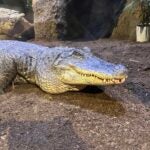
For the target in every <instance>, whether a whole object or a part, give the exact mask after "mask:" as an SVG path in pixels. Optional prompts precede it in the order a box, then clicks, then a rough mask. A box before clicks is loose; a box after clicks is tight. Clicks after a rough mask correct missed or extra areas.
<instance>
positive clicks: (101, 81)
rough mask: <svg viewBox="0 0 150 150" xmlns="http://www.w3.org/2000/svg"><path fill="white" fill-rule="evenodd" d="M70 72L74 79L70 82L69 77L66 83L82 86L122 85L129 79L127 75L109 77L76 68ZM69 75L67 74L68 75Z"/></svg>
mask: <svg viewBox="0 0 150 150" xmlns="http://www.w3.org/2000/svg"><path fill="white" fill-rule="evenodd" d="M71 68H72V69H71V70H70V71H71V73H72V75H73V78H71V80H69V76H67V77H66V80H65V81H64V82H65V83H67V84H76V85H78V84H81V85H113V84H121V83H123V82H124V81H125V79H126V78H127V74H126V73H121V74H117V75H107V74H104V73H100V72H92V71H87V70H86V71H85V70H82V69H79V68H76V67H71ZM68 74H69V73H67V75H68Z"/></svg>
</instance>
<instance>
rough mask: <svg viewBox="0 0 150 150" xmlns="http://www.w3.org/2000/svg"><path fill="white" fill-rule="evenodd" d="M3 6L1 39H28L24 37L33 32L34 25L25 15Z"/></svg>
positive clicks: (0, 28)
mask: <svg viewBox="0 0 150 150" xmlns="http://www.w3.org/2000/svg"><path fill="white" fill-rule="evenodd" d="M2 6H3V5H1V6H0V14H1V15H0V39H10V38H11V39H14V38H27V37H25V36H24V37H23V35H25V33H26V32H28V31H29V30H30V31H31V30H33V25H32V24H31V23H29V22H28V21H27V20H26V19H25V18H24V16H25V14H24V13H20V12H19V11H16V10H12V9H8V8H3V7H2ZM31 33H32V32H31ZM31 33H30V34H31ZM28 36H29V35H28ZM30 37H31V35H30Z"/></svg>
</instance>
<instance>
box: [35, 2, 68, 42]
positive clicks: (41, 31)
mask: <svg viewBox="0 0 150 150" xmlns="http://www.w3.org/2000/svg"><path fill="white" fill-rule="evenodd" d="M32 3H33V4H32V5H33V11H34V27H35V38H36V39H42V38H44V39H48V40H49V39H59V38H62V37H64V35H65V34H66V25H67V24H66V20H65V8H66V5H67V2H66V1H65V0H57V1H56V0H47V1H45V0H33V2H32Z"/></svg>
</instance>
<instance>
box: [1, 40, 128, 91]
mask: <svg viewBox="0 0 150 150" xmlns="http://www.w3.org/2000/svg"><path fill="white" fill-rule="evenodd" d="M16 75H20V76H21V77H23V78H24V79H25V80H27V81H28V82H29V83H33V84H36V85H38V86H39V87H40V88H41V89H42V90H43V91H45V92H48V93H53V94H57V93H63V92H66V91H78V90H80V89H82V88H84V87H85V86H87V85H110V84H120V83H123V82H124V81H125V79H126V77H127V69H126V68H125V67H124V66H123V65H120V64H117V65H116V64H112V63H109V62H106V61H104V60H102V59H100V58H98V57H96V56H94V55H93V54H92V53H91V51H90V49H89V48H83V49H78V48H68V47H53V48H49V47H44V46H40V45H36V44H31V43H25V42H19V41H9V40H4V41H0V89H1V91H2V90H4V89H5V88H6V87H7V86H8V85H9V84H10V83H11V82H12V81H13V80H14V79H15V77H16Z"/></svg>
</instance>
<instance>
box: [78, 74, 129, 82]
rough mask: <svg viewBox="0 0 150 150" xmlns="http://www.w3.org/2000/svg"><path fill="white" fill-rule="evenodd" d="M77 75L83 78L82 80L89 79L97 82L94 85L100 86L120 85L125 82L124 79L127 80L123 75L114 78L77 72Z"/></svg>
mask: <svg viewBox="0 0 150 150" xmlns="http://www.w3.org/2000/svg"><path fill="white" fill-rule="evenodd" d="M77 73H78V75H79V76H80V77H81V78H84V79H87V80H88V78H90V79H92V80H93V81H94V80H95V81H97V83H95V85H96V84H98V85H99V84H100V85H109V84H121V83H123V82H125V80H126V78H127V75H124V76H120V77H119V76H116V77H108V76H103V77H100V76H98V75H95V74H92V73H91V74H87V73H83V72H82V73H81V72H77Z"/></svg>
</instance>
